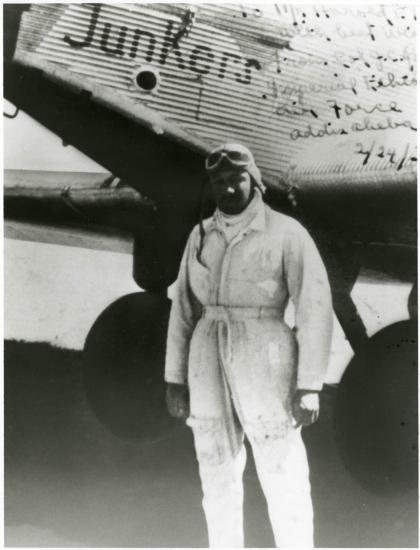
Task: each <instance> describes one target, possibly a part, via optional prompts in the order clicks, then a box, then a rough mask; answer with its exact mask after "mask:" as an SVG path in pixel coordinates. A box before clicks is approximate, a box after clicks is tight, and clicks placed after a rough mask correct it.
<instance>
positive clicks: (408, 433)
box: [335, 320, 418, 494]
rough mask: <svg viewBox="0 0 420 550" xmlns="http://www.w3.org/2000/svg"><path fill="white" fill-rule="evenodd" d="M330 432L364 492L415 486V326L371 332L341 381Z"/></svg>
mask: <svg viewBox="0 0 420 550" xmlns="http://www.w3.org/2000/svg"><path fill="white" fill-rule="evenodd" d="M335 430H336V437H337V444H338V447H339V450H340V452H341V456H342V458H343V461H344V464H345V466H346V468H347V469H348V470H349V471H350V472H351V473H352V475H353V476H354V477H355V478H356V479H357V481H359V482H360V484H361V485H363V486H364V487H365V488H367V489H370V490H373V491H374V492H376V493H382V494H391V493H400V492H402V491H404V490H407V489H410V488H415V487H417V477H418V476H417V322H416V321H412V320H410V321H401V322H398V323H395V324H394V325H391V326H389V327H386V328H384V329H383V330H381V331H379V332H378V333H377V334H375V335H374V336H373V337H372V338H371V339H370V340H369V341H368V343H367V344H366V345H365V346H364V347H363V348H362V349H361V350H360V352H359V353H358V354H357V355H356V356H355V357H354V358H353V359H352V360H351V362H350V364H349V366H348V367H347V370H346V372H345V373H344V376H343V379H342V381H341V383H340V386H339V390H338V395H337V403H336V411H335Z"/></svg>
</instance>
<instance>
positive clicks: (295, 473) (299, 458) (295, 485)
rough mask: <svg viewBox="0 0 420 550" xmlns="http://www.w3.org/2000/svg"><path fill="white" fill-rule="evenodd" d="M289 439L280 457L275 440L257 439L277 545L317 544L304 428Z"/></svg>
mask: <svg viewBox="0 0 420 550" xmlns="http://www.w3.org/2000/svg"><path fill="white" fill-rule="evenodd" d="M287 440H288V441H287V445H286V446H285V447H283V446H282V447H283V452H280V453H278V454H277V457H276V456H275V455H276V442H275V441H269V442H266V441H264V442H263V443H262V444H258V443H257V442H256V441H255V440H254V441H253V451H254V457H255V463H256V467H257V472H258V477H259V479H260V482H261V486H262V488H263V491H264V494H265V497H266V500H267V505H268V513H269V517H270V521H271V526H272V529H273V533H274V539H275V542H276V546H277V547H278V548H286V547H298V548H313V510H312V500H311V493H310V482H309V468H308V461H307V456H306V449H305V446H304V443H303V441H302V438H301V435H300V430H296V431H294V432H293V433H292V434H291V435H290V437H288V438H287ZM270 446H271V447H272V449H271V450H270V449H269V448H268V447H270ZM267 451H268V452H267ZM281 455H283V456H281Z"/></svg>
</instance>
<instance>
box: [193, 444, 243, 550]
mask: <svg viewBox="0 0 420 550" xmlns="http://www.w3.org/2000/svg"><path fill="white" fill-rule="evenodd" d="M245 462H246V451H245V446H244V445H243V446H242V448H241V450H240V451H239V453H238V455H237V456H236V457H234V458H230V459H229V460H227V461H225V462H223V463H222V464H217V465H209V464H206V463H203V462H202V461H200V463H199V472H200V478H201V487H202V490H203V508H204V513H205V516H206V521H207V529H208V536H209V546H210V548H221V547H227V548H243V546H244V535H243V484H242V476H243V472H244V468H245Z"/></svg>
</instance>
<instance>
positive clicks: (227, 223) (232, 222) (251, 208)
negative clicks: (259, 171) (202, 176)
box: [214, 188, 261, 243]
mask: <svg viewBox="0 0 420 550" xmlns="http://www.w3.org/2000/svg"><path fill="white" fill-rule="evenodd" d="M260 197H261V193H260V190H259V189H255V188H254V196H253V197H252V200H251V202H250V203H249V204H248V206H247V207H246V208H245V209H244V210H242V212H239V214H225V212H222V211H221V210H220V209H219V208H217V209H216V212H215V214H214V219H215V222H216V226H217V228H218V229H219V230H220V231H222V233H223V234H224V236H225V237H226V241H227V242H228V243H230V241H231V240H232V239H234V238H235V237H236V235H238V233H239V232H240V231H243V230H244V229H245V228H246V227H248V225H249V224H250V223H251V221H252V220H253V219H254V218H255V216H256V215H257V213H258V205H259V202H260Z"/></svg>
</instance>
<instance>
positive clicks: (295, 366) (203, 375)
mask: <svg viewBox="0 0 420 550" xmlns="http://www.w3.org/2000/svg"><path fill="white" fill-rule="evenodd" d="M247 208H248V209H253V210H254V211H255V215H254V216H253V217H251V221H250V223H248V225H247V226H246V228H245V229H244V230H242V231H241V232H240V233H239V234H238V235H236V237H234V238H233V239H232V240H231V241H230V242H229V243H228V242H227V239H226V238H225V236H224V234H223V232H222V231H221V230H220V228H219V224H218V223H217V216H216V215H215V216H213V218H209V219H208V220H205V222H204V229H205V237H204V246H203V249H202V254H201V261H199V260H198V257H197V251H198V248H199V243H200V232H199V228H198V226H196V227H195V228H194V229H193V231H192V233H191V235H190V237H189V240H188V243H187V246H186V249H185V252H184V255H183V259H182V262H181V267H180V271H179V276H178V280H177V284H176V291H175V296H174V299H173V303H172V309H171V315H170V321H169V329H168V340H167V354H166V365H165V380H166V381H167V382H172V383H178V384H187V383H188V386H189V391H190V417H189V418H188V420H187V424H188V425H189V426H191V427H192V430H193V434H194V444H195V449H196V454H197V459H198V462H199V472H200V478H201V484H202V490H203V494H204V498H203V508H204V511H205V515H206V520H207V527H208V532H209V543H210V546H211V547H243V545H244V540H243V518H242V508H243V506H242V505H243V486H242V474H243V471H244V467H245V461H246V454H245V447H244V443H243V440H244V432H245V434H246V436H247V437H248V439H249V441H250V444H251V446H252V450H253V454H254V458H255V463H256V467H257V472H258V476H259V479H260V482H261V485H262V488H263V491H264V494H265V497H266V500H267V503H268V511H269V517H270V521H271V525H272V528H273V532H274V537H275V541H276V546H278V547H289V546H290V547H311V546H313V518H312V502H311V496H310V484H309V471H308V463H307V457H306V451H305V447H304V444H303V441H302V439H301V434H300V429H296V428H295V427H294V426H293V421H292V413H291V399H292V397H293V394H294V392H295V390H296V388H301V389H307V390H310V389H314V390H320V389H321V387H322V383H323V378H324V375H325V370H326V367H327V363H328V355H329V350H330V341H331V331H332V306H331V293H330V287H329V283H328V278H327V274H326V271H325V268H324V265H323V263H322V260H321V258H320V256H319V253H318V251H317V249H316V247H315V245H314V243H313V241H312V239H311V237H310V236H309V234H308V232H307V231H306V230H305V229H304V228H303V227H302V225H300V224H299V223H298V222H297V221H296V220H294V219H293V218H290V217H288V216H285V215H283V214H280V213H277V212H275V211H273V210H272V209H271V208H269V207H268V206H267V205H265V204H264V202H263V200H262V197H261V194H260V193H259V192H258V191H256V192H255V196H254V198H253V200H252V201H251V203H250V205H249V206H248V207H247ZM289 297H291V298H292V300H293V302H294V304H295V332H294V331H292V330H291V329H290V328H289V327H288V326H287V325H286V324H285V322H284V320H283V314H284V310H285V308H286V305H287V303H288V300H289Z"/></svg>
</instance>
